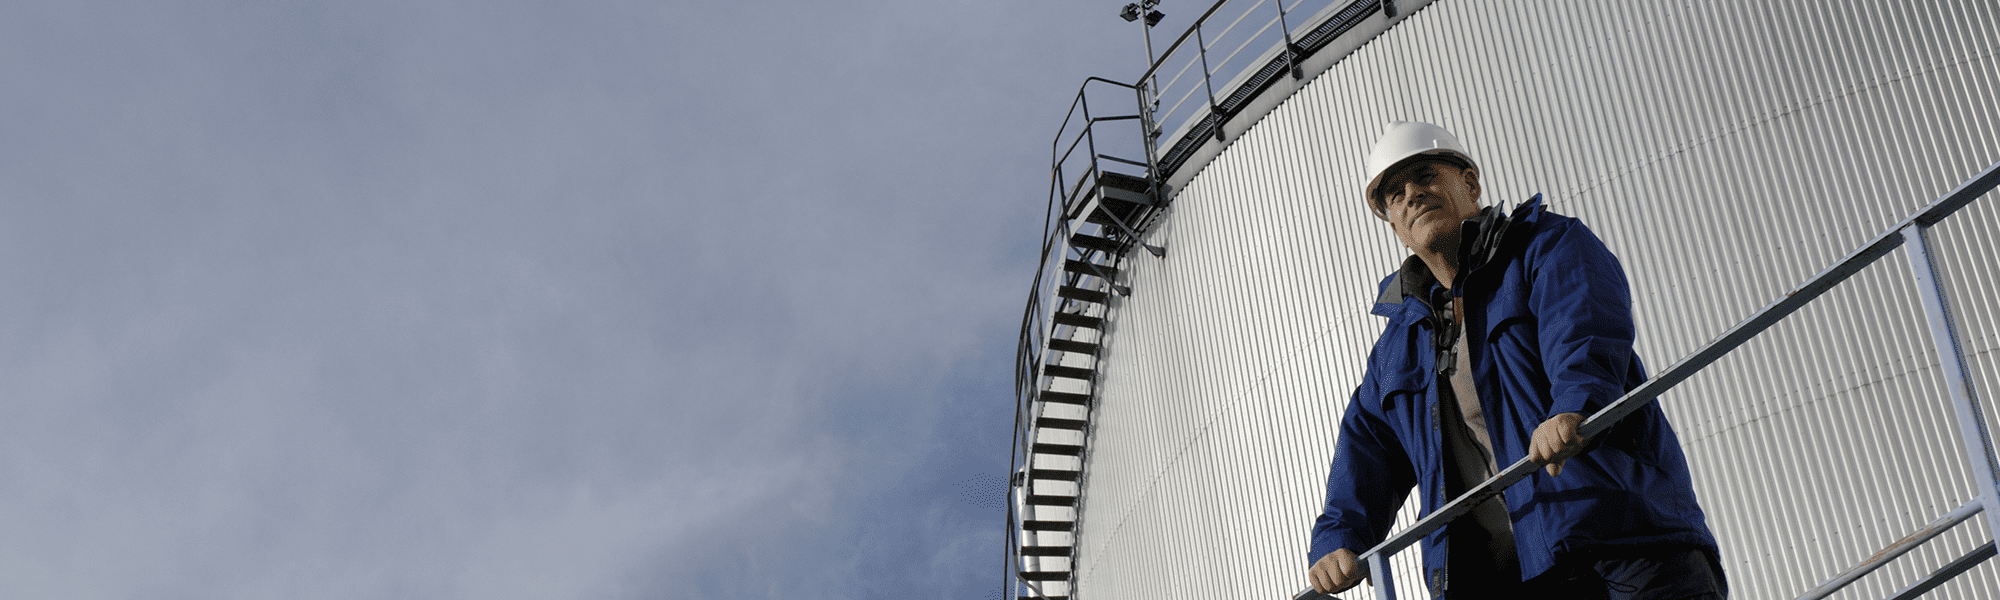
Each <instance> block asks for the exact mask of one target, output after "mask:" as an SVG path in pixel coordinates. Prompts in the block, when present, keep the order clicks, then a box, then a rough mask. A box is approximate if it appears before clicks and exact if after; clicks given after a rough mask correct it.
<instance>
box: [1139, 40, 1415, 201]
mask: <svg viewBox="0 0 2000 600" xmlns="http://www.w3.org/2000/svg"><path fill="white" fill-rule="evenodd" d="M1377 12H1380V13H1384V14H1388V15H1391V16H1394V15H1395V14H1396V5H1395V3H1394V2H1393V1H1391V0H1348V1H1346V2H1342V1H1339V0H1290V1H1289V2H1287V1H1286V0H1221V1H1220V2H1216V3H1215V4H1213V5H1211V6H1209V8H1208V10H1207V11H1206V12H1204V13H1202V14H1201V16H1199V17H1196V18H1195V20H1194V24H1193V25H1191V26H1189V27H1188V29H1187V31H1186V32H1184V33H1182V34H1181V36H1180V37H1179V38H1177V39H1175V40H1174V42H1173V43H1172V44H1170V45H1168V46H1167V49H1166V50H1165V51H1163V52H1161V53H1160V56H1159V58H1158V59H1156V60H1154V61H1153V63H1152V65H1151V66H1150V68H1148V69H1146V72H1145V74H1143V75H1140V76H1139V78H1138V80H1137V81H1138V82H1139V84H1138V85H1140V86H1143V89H1142V90H1141V98H1140V102H1141V103H1142V112H1147V113H1150V116H1151V119H1152V121H1153V124H1152V125H1151V126H1150V127H1149V128H1148V129H1147V130H1146V135H1147V137H1148V139H1149V140H1151V141H1152V143H1151V144H1150V145H1151V146H1152V150H1153V154H1152V155H1151V159H1152V162H1153V164H1155V165H1157V166H1158V170H1159V173H1160V175H1161V176H1162V177H1164V176H1166V175H1169V174H1172V173H1173V172H1174V171H1176V170H1178V169H1179V168H1180V166H1181V165H1182V163H1183V162H1185V161H1186V160H1187V158H1188V156H1189V155H1190V154H1191V153H1192V151H1193V149H1194V148H1195V147H1197V146H1199V145H1201V144H1202V143H1204V142H1206V141H1207V139H1208V138H1209V137H1215V138H1218V139H1220V137H1221V136H1222V124H1223V123H1225V122H1227V121H1228V120H1229V118H1230V117H1233V116H1235V115H1236V114H1237V113H1238V112H1240V111H1241V110H1242V109H1243V108H1244V106H1245V105H1246V104H1247V103H1248V102H1249V101H1250V99H1251V98H1254V97H1256V96H1257V95H1258V94H1260V93H1262V92H1263V91H1264V90H1265V89H1266V88H1268V87H1270V85H1271V84H1272V83H1275V82H1276V81H1278V80H1279V79H1280V78H1283V77H1285V76H1287V75H1289V76H1291V77H1294V78H1297V77H1301V76H1303V74H1302V73H1300V71H1299V61H1302V60H1304V59H1305V58H1306V57H1308V56H1310V55H1312V54H1313V53H1314V52H1316V51H1318V50H1319V49H1320V48H1322V47H1324V46H1326V45H1327V44H1328V43H1329V42H1332V41H1333V40H1334V39H1336V38H1339V37H1340V36H1341V35H1342V34H1344V33H1346V32H1347V31H1349V30H1351V29H1353V28H1354V26H1355V25H1357V24H1359V23H1360V21H1361V20H1362V19H1364V18H1366V17H1368V16H1370V15H1373V14H1375V13H1377ZM1162 77H1164V78H1165V82H1164V83H1162V82H1161V78H1162ZM1167 131H1171V132H1173V133H1172V135H1168V136H1166V138H1165V139H1166V141H1165V143H1164V144H1161V143H1160V142H1159V141H1158V140H1159V138H1160V137H1161V134H1162V133H1163V132H1167Z"/></svg>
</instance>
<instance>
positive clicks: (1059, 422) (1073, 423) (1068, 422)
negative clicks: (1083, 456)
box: [1035, 417, 1090, 431]
mask: <svg viewBox="0 0 2000 600" xmlns="http://www.w3.org/2000/svg"><path fill="white" fill-rule="evenodd" d="M1035 426H1036V427H1047V428H1050V429H1075V430H1077V431H1083V430H1084V429H1085V428H1087V427H1089V426H1090V422H1089V421H1085V420H1083V419H1058V418H1056V417H1038V418H1036V419H1035Z"/></svg>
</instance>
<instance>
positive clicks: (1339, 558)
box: [1306, 548, 1367, 594]
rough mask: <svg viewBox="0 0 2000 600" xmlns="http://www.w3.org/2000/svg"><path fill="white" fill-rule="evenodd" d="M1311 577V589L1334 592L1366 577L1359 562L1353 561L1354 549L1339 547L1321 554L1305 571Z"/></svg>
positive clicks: (1342, 589) (1340, 590)
mask: <svg viewBox="0 0 2000 600" xmlns="http://www.w3.org/2000/svg"><path fill="white" fill-rule="evenodd" d="M1306 577H1308V578H1311V579H1312V586H1313V591H1315V592H1319V593H1322V594H1334V593H1339V592H1344V591H1347V588H1351V587H1354V586H1355V584H1358V583H1361V580H1362V579H1366V578H1367V577H1366V576H1365V575H1364V574H1363V573H1362V572H1361V564H1360V563H1357V562H1355V560H1354V551H1352V550H1348V549H1346V548H1341V549H1339V550H1335V551H1333V552H1329V553H1327V555H1326V556H1322V557H1320V559H1319V562H1316V563H1313V566H1312V569H1311V570H1308V571H1306Z"/></svg>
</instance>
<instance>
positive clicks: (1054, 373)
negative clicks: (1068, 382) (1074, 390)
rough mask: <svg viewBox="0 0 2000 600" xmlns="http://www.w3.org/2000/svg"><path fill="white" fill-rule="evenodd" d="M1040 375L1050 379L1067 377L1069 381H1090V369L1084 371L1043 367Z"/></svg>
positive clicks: (1073, 368)
mask: <svg viewBox="0 0 2000 600" xmlns="http://www.w3.org/2000/svg"><path fill="white" fill-rule="evenodd" d="M1042 374H1044V375H1048V376H1050V377H1068V378H1070V379H1090V369H1085V368H1083V367H1065V366H1062V365H1043V366H1042Z"/></svg>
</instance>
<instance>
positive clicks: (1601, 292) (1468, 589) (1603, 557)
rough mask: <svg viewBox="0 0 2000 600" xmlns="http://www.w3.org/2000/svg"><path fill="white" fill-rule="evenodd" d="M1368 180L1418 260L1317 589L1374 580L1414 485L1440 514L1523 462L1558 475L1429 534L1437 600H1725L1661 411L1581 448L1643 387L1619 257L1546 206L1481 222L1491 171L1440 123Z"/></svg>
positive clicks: (1377, 159)
mask: <svg viewBox="0 0 2000 600" xmlns="http://www.w3.org/2000/svg"><path fill="white" fill-rule="evenodd" d="M1368 169H1369V173H1370V176H1371V180H1370V181H1369V183H1368V187H1367V190H1366V198H1367V201H1368V206H1369V208H1370V210H1372V211H1373V212H1374V213H1375V216H1376V217H1378V218H1381V219H1383V220H1385V221H1388V223H1389V227H1390V228H1391V229H1392V230H1394V231H1395V233H1396V238H1397V239H1398V240H1400V241H1401V242H1402V243H1403V245H1404V246H1406V247H1408V248H1409V249H1410V251H1411V253H1412V256H1410V257H1409V258H1408V259H1407V260H1405V261H1404V262H1403V265H1402V268H1401V269H1400V270H1399V271H1397V272H1396V273H1395V274H1393V275H1390V276H1389V277H1388V278H1386V279H1384V280H1383V282H1382V284H1381V287H1380V288H1379V297H1378V298H1377V299H1376V301H1375V305H1374V311H1373V312H1374V313H1375V314H1376V315H1379V316H1384V317H1388V319H1389V323H1388V326H1387V328H1386V329H1385V330H1384V331H1383V332H1382V336H1381V338H1380V339H1379V340H1377V341H1376V343H1375V346H1374V349H1373V351H1372V352H1371V353H1370V354H1369V357H1368V365H1367V371H1366V374H1365V375H1364V376H1363V378H1362V382H1361V385H1360V386H1359V387H1358V388H1357V389H1355V391H1354V395H1353V397H1352V398H1351V399H1349V400H1348V405H1347V409H1346V414H1345V416H1343V417H1342V419H1341V427H1340V437H1339V440H1338V443H1337V447H1336V451H1335V454H1334V460H1333V468H1332V471H1331V473H1329V474H1328V475H1327V483H1326V487H1327V492H1326V508H1325V511H1324V512H1323V513H1322V514H1321V515H1320V517H1319V519H1318V521H1317V522H1316V523H1315V524H1314V525H1313V538H1312V549H1311V551H1310V552H1309V553H1308V555H1307V559H1308V561H1309V563H1310V564H1311V568H1310V569H1309V570H1308V572H1307V576H1308V577H1309V578H1310V579H1311V580H1312V585H1313V589H1315V590H1317V591H1320V592H1322V593H1331V592H1336V591H1341V590H1345V589H1347V588H1349V587H1352V586H1354V585H1355V584H1357V583H1359V582H1360V581H1361V579H1362V577H1361V574H1360V569H1359V566H1358V565H1357V564H1356V561H1355V557H1356V555H1357V554H1359V553H1361V552H1365V551H1366V550H1367V549H1368V548H1371V547H1373V546H1374V545H1375V544H1377V543H1380V542H1381V541H1382V539H1383V538H1384V537H1386V536H1387V535H1388V534H1389V533H1390V528H1391V526H1392V524H1393V523H1394V516H1395V511H1396V509H1397V508H1398V507H1399V506H1401V505H1402V504H1403V500H1404V498H1406V497H1407V496H1408V495H1409V491H1410V488H1412V487H1417V488H1419V489H1420V490H1421V491H1422V496H1421V498H1422V510H1423V514H1430V513H1431V512H1433V511H1436V510H1438V509H1440V508H1442V507H1443V506H1444V504H1445V503H1446V502H1448V501H1450V500H1451V499H1452V498H1453V497H1456V496H1458V495H1459V494H1461V493H1463V492H1464V491H1465V490H1467V489H1470V488H1471V487H1472V486H1476V485H1478V484H1479V483H1480V482H1481V481H1484V480H1486V479H1487V478H1489V477H1491V476H1492V475H1493V474H1495V473H1497V472H1498V470H1499V469H1500V468H1503V467H1505V466H1507V465H1511V464H1513V463H1514V462H1516V461H1518V460H1520V459H1521V458H1522V457H1523V456H1526V457H1529V458H1531V459H1533V460H1534V461H1535V462H1536V463H1538V464H1544V465H1547V466H1546V467H1545V469H1544V470H1543V471H1538V472H1536V473H1535V474H1533V475H1531V476H1529V477H1528V478H1527V479H1523V480H1521V481H1520V482H1519V483H1516V484H1514V485H1513V486H1511V487H1509V488H1507V489H1506V490H1504V493H1503V494H1502V495H1501V496H1499V497H1496V498H1494V499H1492V500H1489V501H1487V502H1485V503H1483V504H1482V505H1480V506H1478V507H1475V508H1474V509H1473V511H1472V512H1471V513H1469V514H1467V515H1465V516H1463V517H1460V518H1459V519H1458V520H1456V521H1453V522H1452V524H1451V525H1449V526H1447V527H1445V528H1444V529H1441V530H1439V531H1437V532H1434V533H1432V534H1430V535H1429V536H1427V537H1426V538H1425V539H1424V541H1423V543H1422V546H1423V549H1424V565H1425V581H1426V583H1428V584H1429V585H1430V588H1431V591H1432V593H1433V594H1434V595H1438V596H1443V597H1452V598H1468V597H1470V598H1490V597H1492V598H1497V597H1517V596H1522V595H1524V594H1526V595H1528V596H1527V597H1560V598H1675V599H1679V598H1722V597H1724V596H1725V594H1726V592H1727V587H1726V585H1725V584H1724V581H1723V577H1722V569H1721V564H1720V562H1719V560H1718V553H1717V550H1716V545H1715V539H1714V536H1712V535H1710V534H1709V532H1708V526H1707V525H1706V522H1705V518H1704V517H1703V515H1702V512H1701V507H1700V506H1698V505H1697V504H1696V503H1695V497H1694V489H1693V485H1692V482H1691V480H1690V478H1689V476H1688V470H1687V459H1686V458H1685V457H1684V456H1683V455H1682V454H1681V450H1680V443H1679V440H1678V439H1677V438H1676V437H1675V435H1674V432H1673V429H1672V428H1671V427H1670V426H1669V425H1668V424H1667V421H1666V417H1665V415H1664V414H1663V413H1661V412H1660V409H1659V407H1658V406H1657V405H1654V404H1648V405H1647V406H1646V407H1645V408H1643V409H1640V410H1639V411H1638V412H1635V413H1633V414H1632V415H1631V416H1629V417H1626V418H1625V420H1624V421H1622V422H1620V423H1619V424H1618V425H1617V426H1615V427H1613V428H1612V429H1610V430H1608V431H1606V432H1605V433H1604V434H1603V435H1602V436H1600V437H1599V438H1598V439H1594V440H1585V439H1581V438H1580V436H1579V435H1578V433H1577V426H1578V425H1579V424H1581V423H1582V422H1583V419H1584V417H1585V416H1587V415H1589V414H1590V413H1593V412H1596V411H1597V410H1598V409H1600V408H1602V407H1604V406H1605V405H1607V404H1609V403H1611V402H1612V401H1614V400H1617V399H1618V398H1619V397H1620V396H1623V395H1624V393H1625V392H1627V391H1629V390H1631V389H1632V388H1633V387H1635V386H1637V385H1638V384H1640V383H1642V382H1644V381H1645V379H1646V375H1645V372H1644V370H1643V368H1642V367H1641V366H1640V364H1639V359H1638V357H1637V356H1636V355H1634V354H1633V351H1632V339H1633V324H1632V310H1631V298H1630V291H1629V290H1628V288H1627V285H1626V282H1625V275H1624V270H1623V269H1622V267H1620V266H1619V264H1618V260H1617V258H1615V257H1613V256H1612V255H1611V253H1610V251H1609V250H1607V249H1606V248H1605V246H1604V243H1603V242H1601V241H1599V240H1598V239H1597V237H1596V236H1595V235H1593V234H1591V232H1590V230H1589V229H1587V228H1585V227H1584V226H1583V224H1582V223H1581V222H1579V221H1577V220H1576V219H1573V218H1570V217H1565V216H1561V215H1557V214H1555V213H1551V212H1548V211H1547V210H1545V209H1544V208H1543V207H1542V205H1541V197H1540V196H1536V197H1535V198H1534V199H1531V200H1530V201H1528V203H1527V204H1525V205H1522V206H1521V207H1520V208H1518V209H1516V210H1515V211H1513V213H1512V214H1511V215H1508V214H1503V212H1502V211H1501V210H1500V208H1499V207H1497V206H1496V207H1490V208H1486V209H1484V210H1481V209H1480V207H1479V198H1480V193H1481V192H1482V191H1483V189H1482V188H1481V187H1480V179H1479V167H1478V164H1477V163H1475V162H1473V160H1472V157H1471V155H1470V154H1469V153H1468V152H1466V150H1465V148H1464V146H1463V145H1462V144H1461V143H1460V142H1459V141H1458V138H1457V137H1456V136H1453V135H1452V134H1451V132H1449V131H1446V130H1444V129H1443V128H1441V127H1438V126H1436V125H1431V124H1427V123H1411V122H1396V123H1391V124H1389V127H1388V129H1387V131H1386V132H1385V133H1384V134H1383V136H1382V139H1381V140H1380V141H1379V142H1377V143H1376V146H1375V149H1374V151H1373V152H1372V153H1370V155H1369V157H1368Z"/></svg>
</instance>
